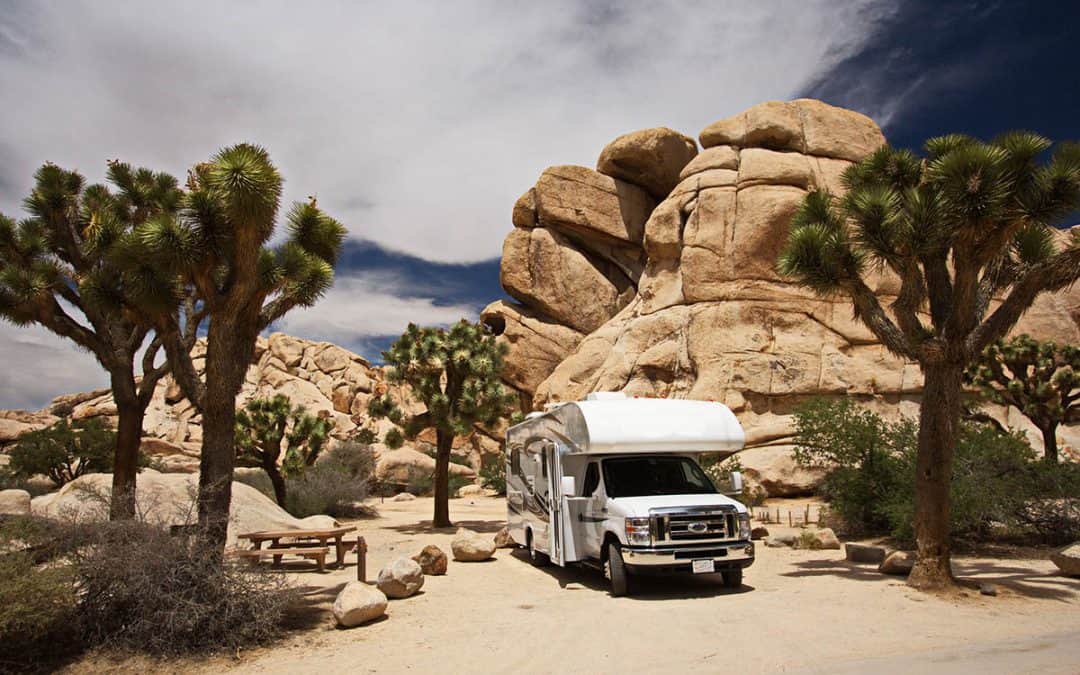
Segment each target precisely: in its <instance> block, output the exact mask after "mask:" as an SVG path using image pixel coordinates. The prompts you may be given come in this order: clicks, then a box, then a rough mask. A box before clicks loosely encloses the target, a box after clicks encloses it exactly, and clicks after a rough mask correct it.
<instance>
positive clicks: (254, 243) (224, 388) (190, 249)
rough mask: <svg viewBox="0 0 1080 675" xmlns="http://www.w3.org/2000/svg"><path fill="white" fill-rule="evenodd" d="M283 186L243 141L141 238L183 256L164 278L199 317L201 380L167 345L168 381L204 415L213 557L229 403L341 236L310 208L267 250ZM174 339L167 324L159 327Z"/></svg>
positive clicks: (228, 440) (228, 472) (224, 513)
mask: <svg viewBox="0 0 1080 675" xmlns="http://www.w3.org/2000/svg"><path fill="white" fill-rule="evenodd" d="M281 186H282V179H281V175H280V174H279V173H278V170H277V168H276V167H275V166H274V164H273V163H272V162H271V161H270V156H269V154H268V153H267V152H266V150H264V149H263V148H260V147H258V146H255V145H250V144H246V143H241V144H239V145H233V146H230V147H227V148H224V149H222V150H221V151H219V152H218V153H217V154H216V155H214V157H213V158H212V159H211V160H210V161H209V162H206V163H203V164H199V165H197V166H195V167H194V168H193V169H192V170H191V171H190V172H189V174H188V181H187V192H186V194H185V196H184V201H183V204H182V208H181V210H180V213H179V217H178V218H174V219H169V220H167V221H163V222H161V223H160V225H159V227H158V228H157V229H156V230H155V231H154V233H153V236H152V237H149V236H148V240H149V241H150V242H151V246H152V248H153V250H155V251H162V252H163V251H166V250H174V251H181V252H183V255H176V256H174V258H173V259H174V260H176V261H177V262H178V264H177V265H175V266H173V267H172V268H170V272H171V273H173V274H174V275H175V276H176V278H177V283H178V284H180V285H181V286H182V287H183V288H187V289H190V291H191V293H192V294H193V295H194V297H195V298H197V306H198V308H199V310H198V311H200V312H202V313H204V314H205V316H206V318H207V334H206V338H207V347H206V369H205V382H203V381H200V379H199V378H198V376H197V373H196V371H195V369H194V367H193V366H192V363H191V359H190V357H189V356H188V354H187V352H186V351H185V350H183V349H182V346H181V345H179V344H177V345H174V344H173V341H172V340H165V341H164V346H165V352H166V355H167V356H168V360H169V363H170V367H171V368H172V373H173V377H174V378H175V379H176V381H177V383H178V384H179V385H180V387H181V389H182V390H183V392H184V395H185V396H187V398H188V399H189V400H190V401H191V402H192V403H193V404H194V405H195V406H196V407H197V408H199V409H200V410H201V411H202V414H203V445H202V454H201V457H200V460H199V504H198V510H199V526H200V528H199V530H200V533H201V535H200V536H201V537H202V540H203V543H204V544H206V545H207V546H208V548H209V549H211V550H216V551H218V552H220V551H222V550H223V549H224V546H225V536H226V530H227V528H228V520H229V504H230V502H231V500H232V478H233V468H234V466H235V462H236V452H235V446H234V443H235V427H236V408H235V401H236V395H237V394H238V393H239V391H240V387H241V386H242V385H243V382H244V375H245V374H246V372H247V369H248V366H249V365H250V364H251V361H252V357H253V356H254V352H255V340H256V338H257V337H258V335H259V332H260V331H262V330H263V329H264V328H266V327H267V326H268V325H270V323H272V322H273V321H276V320H277V319H280V318H281V317H282V316H284V315H285V314H286V313H287V312H289V311H290V310H292V309H293V308H295V307H304V306H309V305H311V304H313V303H314V302H315V301H316V300H318V298H319V297H321V296H322V294H323V293H325V292H326V290H327V289H328V288H329V287H330V285H331V284H332V283H333V277H334V271H333V266H334V263H335V262H336V261H337V256H338V251H339V249H340V248H341V242H342V240H343V239H344V236H345V228H344V227H343V226H342V225H341V224H340V223H338V222H337V221H336V220H334V219H333V218H331V217H329V216H328V215H326V214H325V213H323V212H322V211H321V210H320V209H319V208H318V206H317V205H316V203H315V200H311V202H310V203H306V204H299V203H298V204H295V205H293V207H292V208H291V209H290V210H289V211H288V213H287V215H286V222H287V228H288V236H287V237H286V238H285V240H284V242H283V243H282V244H280V245H279V246H277V247H275V248H271V247H269V246H267V244H268V242H269V241H270V239H271V237H272V236H273V234H274V229H275V225H276V222H277V217H278V208H279V202H280V200H281ZM163 333H164V334H166V335H175V334H176V333H177V329H176V327H175V326H166V327H164V329H163Z"/></svg>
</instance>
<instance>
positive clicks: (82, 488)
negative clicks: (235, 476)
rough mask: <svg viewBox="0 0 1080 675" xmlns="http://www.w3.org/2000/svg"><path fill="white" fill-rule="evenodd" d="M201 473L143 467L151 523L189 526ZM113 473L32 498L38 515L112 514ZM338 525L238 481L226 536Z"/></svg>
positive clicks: (140, 487)
mask: <svg viewBox="0 0 1080 675" xmlns="http://www.w3.org/2000/svg"><path fill="white" fill-rule="evenodd" d="M198 490H199V478H198V476H197V475H194V474H166V473H158V472H157V471H153V470H151V469H143V471H142V472H141V473H139V475H138V478H137V481H136V498H137V500H138V511H139V513H140V514H142V517H143V518H144V519H145V520H146V521H147V522H149V523H153V524H156V525H160V526H161V527H170V526H173V525H191V524H193V523H194V522H195V520H196V517H197V513H196V509H195V497H196V495H197V494H198ZM111 493H112V474H107V473H91V474H86V475H83V476H80V477H78V478H76V479H75V480H73V481H71V482H70V483H68V484H66V485H64V487H62V488H60V490H59V491H58V492H54V493H51V494H47V495H42V496H40V497H35V498H34V499H33V500H32V501H31V512H32V513H33V514H34V515H36V516H45V517H49V518H64V519H69V518H70V519H74V520H76V521H101V520H107V519H108V517H109V508H108V506H109V497H110V495H111ZM336 526H337V521H335V520H334V519H333V518H331V517H330V516H311V517H308V518H294V517H293V516H291V515H290V514H289V513H288V512H286V511H285V509H283V508H281V507H280V506H278V505H277V503H276V502H274V500H272V499H270V498H269V497H267V496H266V495H264V494H263V493H262V492H259V491H258V490H256V489H255V488H253V487H251V486H250V485H245V484H244V483H237V482H234V483H233V486H232V501H231V503H230V507H229V530H228V535H227V536H228V541H229V542H230V544H232V545H235V544H236V543H237V542H238V540H237V535H239V534H242V533H244V532H254V531H257V530H298V529H299V530H304V529H326V528H332V527H336Z"/></svg>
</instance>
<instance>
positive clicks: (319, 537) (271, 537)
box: [239, 525, 356, 567]
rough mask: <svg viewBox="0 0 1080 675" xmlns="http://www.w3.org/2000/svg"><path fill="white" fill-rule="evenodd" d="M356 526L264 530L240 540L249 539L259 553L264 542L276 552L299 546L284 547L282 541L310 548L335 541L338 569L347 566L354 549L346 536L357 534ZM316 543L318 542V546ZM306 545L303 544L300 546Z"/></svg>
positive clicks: (249, 534)
mask: <svg viewBox="0 0 1080 675" xmlns="http://www.w3.org/2000/svg"><path fill="white" fill-rule="evenodd" d="M355 531H356V526H355V525H350V526H348V527H334V528H329V529H325V530H263V531H261V532H249V533H247V534H241V535H239V538H240V539H247V540H249V541H250V542H251V550H253V551H258V550H261V549H262V545H263V543H264V542H270V546H269V549H268V550H274V549H278V548H282V549H284V548H296V547H297V544H287V545H282V544H281V540H282V539H292V540H295V541H298V542H310V543H308V544H307V545H310V546H326V545H327V542H328V541H330V540H331V539H333V540H334V550H335V552H336V553H337V557H336V558H335V560H334V561H335V562H336V563H337V566H338V567H341V566H342V565H344V564H345V552H346V551H347V550H349V549H350V548H352V545H353V542H349V543H348V544H346V543H345V535H346V534H348V533H349V532H355ZM315 542H318V543H317V544H316V543H315ZM304 545H305V544H303V543H301V544H300V546H304Z"/></svg>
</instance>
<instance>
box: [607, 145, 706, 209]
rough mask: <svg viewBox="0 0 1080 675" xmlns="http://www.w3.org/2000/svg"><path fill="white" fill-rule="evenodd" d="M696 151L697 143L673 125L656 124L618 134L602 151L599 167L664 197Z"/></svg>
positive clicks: (653, 194)
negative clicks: (648, 127)
mask: <svg viewBox="0 0 1080 675" xmlns="http://www.w3.org/2000/svg"><path fill="white" fill-rule="evenodd" d="M695 155H697V143H695V142H694V139H692V138H690V137H689V136H685V135H683V134H680V133H679V132H678V131H675V130H674V129H668V128H667V127H656V128H654V129H641V130H639V131H633V132H631V133H628V134H623V135H622V136H619V137H618V138H616V139H615V140H613V141H612V142H610V143H608V144H607V146H606V147H604V149H603V150H602V151H601V152H600V158H599V159H597V160H596V170H597V171H599V172H600V173H602V174H605V175H607V176H611V177H612V178H618V179H621V180H624V181H626V182H628V183H633V184H634V185H640V186H641V187H643V188H645V190H646V191H647V192H648V193H649V194H650V195H652V196H653V197H655V198H657V199H663V198H664V197H666V196H667V195H668V193H669V192H671V188H673V187H675V185H676V184H677V183H678V182H679V172H680V171H682V169H683V167H685V166H686V165H687V164H688V163H689V162H690V160H692V159H693V158H694V156H695Z"/></svg>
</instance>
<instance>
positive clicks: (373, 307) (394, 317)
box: [273, 273, 478, 345]
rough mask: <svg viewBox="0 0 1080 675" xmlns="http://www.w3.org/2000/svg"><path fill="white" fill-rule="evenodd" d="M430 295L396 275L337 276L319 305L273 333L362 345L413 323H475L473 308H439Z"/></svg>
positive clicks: (291, 316)
mask: <svg viewBox="0 0 1080 675" xmlns="http://www.w3.org/2000/svg"><path fill="white" fill-rule="evenodd" d="M429 290H430V289H423V288H417V287H416V286H415V285H413V284H412V283H411V282H410V281H409V280H408V279H407V278H406V277H404V276H401V275H397V274H392V273H379V274H364V273H360V274H356V275H353V276H345V277H341V276H339V277H338V278H337V280H336V281H335V282H334V287H333V288H332V289H331V290H330V292H329V293H327V294H326V296H325V297H324V298H323V299H322V300H320V301H319V303H318V304H316V305H315V306H313V307H309V308H305V309H300V310H294V311H293V312H291V313H289V314H287V315H285V317H284V318H283V319H282V320H281V321H279V322H278V323H277V324H276V325H275V326H274V327H273V328H274V330H282V331H285V332H286V333H291V334H293V335H302V336H304V337H306V338H310V339H312V340H327V341H330V342H337V343H339V344H343V345H357V344H360V345H362V344H365V343H366V341H367V339H368V338H371V337H377V336H386V335H398V334H400V333H402V332H403V331H404V330H405V327H406V326H408V325H409V323H410V322H412V323H417V324H420V325H429V326H430V325H448V324H451V323H453V322H455V321H458V320H459V319H469V320H470V321H471V320H475V319H476V317H477V314H478V312H477V309H476V308H475V307H471V306H469V305H448V306H447V305H437V304H435V301H434V299H433V298H432V297H431V296H430V294H426V295H425V293H427V292H428V291H429Z"/></svg>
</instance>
